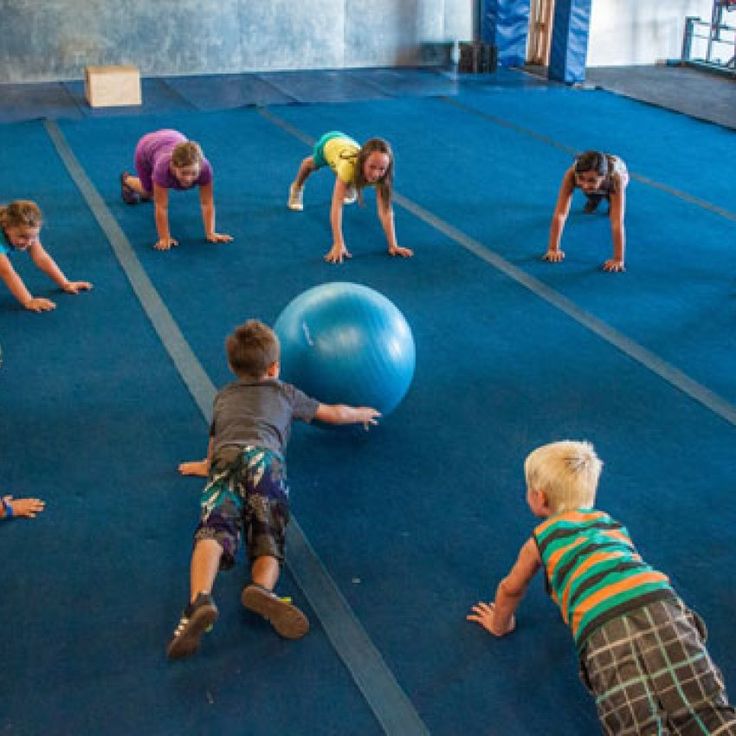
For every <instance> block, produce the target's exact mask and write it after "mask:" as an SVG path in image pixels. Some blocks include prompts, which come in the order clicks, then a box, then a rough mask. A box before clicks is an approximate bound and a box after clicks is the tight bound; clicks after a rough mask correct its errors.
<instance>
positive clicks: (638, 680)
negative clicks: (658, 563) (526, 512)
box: [467, 441, 736, 736]
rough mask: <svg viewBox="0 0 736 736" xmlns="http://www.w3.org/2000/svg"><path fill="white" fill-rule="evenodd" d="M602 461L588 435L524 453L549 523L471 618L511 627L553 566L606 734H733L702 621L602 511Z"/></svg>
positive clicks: (553, 584)
mask: <svg viewBox="0 0 736 736" xmlns="http://www.w3.org/2000/svg"><path fill="white" fill-rule="evenodd" d="M601 468H602V463H601V461H600V460H599V459H598V457H597V455H596V454H595V451H594V449H593V446H592V445H590V444H589V443H587V442H571V441H564V442H553V443H552V444H549V445H544V446H542V447H539V448H537V449H536V450H534V452H532V453H531V454H530V455H529V456H528V457H527V459H526V462H525V465H524V470H525V474H526V484H527V503H528V504H529V508H530V509H531V511H532V513H533V514H534V515H535V516H538V517H540V518H541V519H544V521H542V523H540V524H539V525H538V526H537V527H536V528H535V529H534V531H533V532H532V536H531V537H530V539H529V540H528V541H527V542H526V543H525V544H524V546H523V547H522V548H521V552H520V554H519V558H518V560H517V561H516V564H515V565H514V566H513V567H512V569H511V572H510V573H509V574H508V575H507V576H506V577H505V578H504V579H503V580H502V581H501V583H500V584H499V586H498V589H497V591H496V599H495V602H494V603H477V604H476V605H475V606H473V609H472V610H473V613H472V614H470V615H468V617H467V618H468V620H470V621H475V622H477V623H478V624H480V625H481V626H483V628H485V629H487V630H488V631H489V632H491V634H494V635H495V636H504V635H505V634H509V633H511V632H512V631H513V630H514V628H515V626H516V622H515V618H514V611H515V610H516V608H517V606H518V605H519V603H520V602H521V599H522V598H523V597H524V593H525V592H526V589H527V586H528V585H529V581H530V580H531V579H532V577H533V576H534V574H535V573H536V572H537V571H538V570H539V569H540V568H541V567H544V571H545V577H546V581H547V587H548V590H549V592H550V594H551V596H552V599H553V600H554V601H555V603H556V604H557V605H558V606H559V607H560V611H561V613H562V618H563V620H564V621H565V623H566V624H567V625H568V626H569V627H570V629H571V631H572V634H573V637H574V639H575V643H576V645H577V649H578V652H579V656H580V668H581V677H582V679H583V681H584V682H585V684H586V687H587V688H588V690H589V691H590V693H591V694H592V695H593V696H594V697H595V700H596V705H597V708H598V716H599V718H600V722H601V725H602V727H603V731H604V733H606V734H611V735H612V736H613V735H614V734H615V736H629V735H630V736H635V734H644V733H651V734H655V733H656V734H665V733H667V734H669V733H672V734H676V733H677V734H692V735H693V736H695V734H716V733H718V734H720V735H721V736H725V735H726V734H736V712H735V711H734V708H733V707H732V706H731V705H729V703H728V700H727V697H726V692H725V689H724V683H723V680H722V677H721V673H720V671H719V670H718V668H717V667H716V665H715V664H714V662H713V661H712V660H711V658H710V656H709V654H708V651H707V649H706V647H705V636H706V629H705V624H704V623H703V621H702V620H701V619H700V617H699V616H698V615H697V614H696V613H694V612H693V611H691V610H689V609H688V608H687V607H686V606H685V604H684V603H683V602H682V600H680V598H679V597H678V595H677V594H676V593H675V591H674V590H673V589H672V587H671V585H670V582H669V579H668V578H667V577H666V576H665V575H663V574H662V573H661V572H658V571H657V570H654V569H653V568H652V567H650V566H649V565H648V564H647V563H646V562H644V560H642V558H641V557H640V556H639V555H638V554H637V552H636V549H635V548H634V545H633V544H632V542H631V539H630V538H629V534H628V532H627V531H626V529H625V528H624V527H623V526H622V525H621V524H619V523H618V522H617V521H614V520H613V519H612V518H611V517H610V516H608V514H606V513H604V512H602V511H598V510H597V509H595V508H594V507H593V504H594V503H595V495H596V489H597V486H598V478H599V476H600V472H601Z"/></svg>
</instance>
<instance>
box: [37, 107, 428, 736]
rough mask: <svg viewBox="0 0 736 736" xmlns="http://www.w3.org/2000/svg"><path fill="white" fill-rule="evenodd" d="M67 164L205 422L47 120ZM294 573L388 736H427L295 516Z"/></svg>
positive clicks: (160, 327) (198, 380)
mask: <svg viewBox="0 0 736 736" xmlns="http://www.w3.org/2000/svg"><path fill="white" fill-rule="evenodd" d="M44 125H45V127H46V131H47V132H48V135H49V137H50V138H51V140H52V142H53V144H54V146H55V148H56V150H57V152H58V154H59V156H60V157H61V160H62V161H63V162H64V165H65V166H66V168H67V171H68V172H69V175H70V176H71V178H72V179H73V180H74V183H75V184H76V185H77V187H78V188H79V191H80V192H81V193H82V196H83V197H84V199H85V201H86V202H87V204H88V205H89V208H90V209H91V211H92V214H93V215H94V216H95V219H96V220H97V222H98V223H99V225H100V227H101V228H102V230H103V232H104V233H105V235H106V236H107V239H108V240H109V242H110V245H111V246H112V249H113V251H114V253H115V255H116V256H117V258H118V260H119V261H120V265H121V266H122V267H123V270H124V271H125V274H126V276H127V277H128V280H129V281H130V284H131V286H132V287H133V290H134V292H135V294H136V296H137V297H138V300H139V302H140V303H141V306H142V307H143V309H144V310H145V312H146V314H147V315H148V317H149V319H150V320H151V322H152V324H153V326H154V328H155V330H156V332H157V333H158V335H159V337H160V338H161V341H162V343H163V344H164V346H165V348H166V350H167V351H168V353H169V355H170V356H171V359H172V360H173V361H174V364H175V366H176V368H177V370H178V371H179V373H180V374H181V376H182V378H183V379H184V382H185V383H186V385H187V388H188V389H189V391H190V393H191V394H192V396H193V397H194V400H195V402H196V403H197V406H198V407H199V409H200V411H201V412H202V414H203V415H204V417H205V419H206V420H207V422H209V421H210V420H211V418H212V401H213V399H214V396H215V387H214V385H213V384H212V381H210V378H209V376H208V375H207V374H206V373H205V371H204V369H203V368H202V366H201V364H200V363H199V360H198V359H197V357H196V355H195V354H194V353H193V351H192V349H191V348H190V346H189V344H188V343H187V341H186V339H185V338H184V335H182V333H181V330H180V329H179V327H178V325H177V324H176V322H175V320H174V318H173V317H172V315H171V312H169V310H168V308H167V307H166V305H165V304H164V302H163V300H162V299H161V297H160V296H159V294H158V292H157V291H156V288H155V286H154V285H153V283H152V282H151V280H150V279H149V278H148V275H147V274H146V272H145V270H144V269H143V266H142V265H141V263H140V261H139V260H138V257H137V256H136V255H135V252H134V251H133V248H132V246H131V244H130V242H129V241H128V239H127V237H126V236H125V233H124V232H123V231H122V229H121V228H120V226H119V225H118V223H117V221H116V220H115V218H114V217H113V216H112V213H111V212H110V210H109V209H108V207H107V205H106V204H105V201H104V200H103V199H102V197H101V196H100V194H99V192H98V191H97V189H96V188H95V186H94V184H92V182H91V181H90V179H89V178H88V176H87V174H86V173H85V171H84V169H83V168H82V166H81V164H80V163H79V161H78V160H77V157H76V156H75V155H74V152H73V151H72V149H71V147H70V146H69V144H68V143H67V141H66V139H65V138H64V135H63V133H62V132H61V130H60V128H59V126H58V125H57V124H56V122H54V121H53V120H46V121H44ZM287 564H288V566H289V569H290V570H291V572H292V573H293V575H294V578H295V579H296V581H297V583H298V584H299V587H300V588H301V589H302V591H303V592H304V595H305V596H306V597H307V599H308V600H309V603H310V605H311V606H312V607H313V608H314V611H315V613H316V614H317V616H318V618H319V619H320V622H321V624H322V626H323V628H324V629H325V632H326V634H327V636H328V638H329V639H330V641H331V642H332V644H333V646H334V647H335V651H336V652H337V654H338V655H339V656H340V658H341V659H342V660H343V662H344V663H345V665H346V666H347V668H348V670H349V671H350V673H351V675H352V677H353V679H354V680H355V683H356V684H357V686H358V688H359V689H360V691H361V692H362V694H363V696H364V697H365V699H366V701H367V703H368V705H369V706H370V708H371V709H372V710H373V713H374V715H375V716H376V718H377V719H378V721H379V723H380V724H381V726H382V727H383V729H384V731H385V733H386V734H389V735H390V736H415V735H416V736H426V735H427V734H429V730H428V729H427V727H426V725H425V724H424V723H423V722H422V720H421V718H420V717H419V715H418V713H417V712H416V710H415V708H414V706H413V705H412V703H411V701H410V700H409V698H408V697H407V696H406V694H405V693H404V691H403V690H402V689H401V687H400V685H399V684H398V682H397V681H396V678H395V677H394V674H393V673H392V672H391V670H390V669H389V667H388V665H387V664H386V662H385V661H384V659H383V657H382V656H381V654H380V652H379V651H378V650H377V649H376V647H375V646H374V645H373V642H372V641H371V640H370V637H369V636H368V634H367V633H366V631H365V629H364V628H363V626H362V625H361V624H360V622H359V621H358V619H357V618H356V616H355V614H354V613H353V611H352V609H351V608H350V606H349V605H348V603H347V601H346V600H345V598H344V597H343V596H342V594H341V593H340V590H339V589H338V587H337V585H336V584H335V582H334V581H333V580H332V578H331V577H330V575H329V573H328V572H327V570H326V569H325V567H324V566H323V565H322V563H321V561H320V559H319V557H318V556H317V554H316V553H315V551H314V549H313V548H312V546H311V545H310V544H309V541H308V540H307V538H306V536H305V535H304V532H303V531H302V529H301V527H300V526H299V524H298V522H297V521H296V519H295V518H294V517H292V521H291V524H290V529H289V558H288V562H287Z"/></svg>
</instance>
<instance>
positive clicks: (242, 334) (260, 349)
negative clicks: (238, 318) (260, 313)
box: [225, 319, 281, 381]
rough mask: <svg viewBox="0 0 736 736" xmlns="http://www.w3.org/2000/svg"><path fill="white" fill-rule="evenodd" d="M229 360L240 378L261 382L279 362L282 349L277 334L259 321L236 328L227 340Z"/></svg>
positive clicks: (251, 321)
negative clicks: (270, 367)
mask: <svg viewBox="0 0 736 736" xmlns="http://www.w3.org/2000/svg"><path fill="white" fill-rule="evenodd" d="M225 350H226V352H227V359H228V362H229V363H230V367H231V368H232V370H233V373H235V375H236V376H237V377H238V378H251V379H253V380H256V381H257V380H260V379H261V378H263V376H265V375H266V371H267V370H268V368H269V366H271V365H273V364H274V363H276V362H278V360H279V355H280V352H281V347H280V345H279V339H278V337H276V333H275V332H274V331H273V330H272V329H271V328H270V327H269V326H268V325H265V324H263V322H259V321H258V320H257V319H249V320H248V321H247V322H245V323H244V324H242V325H240V326H239V327H236V328H235V330H234V331H233V333H232V335H229V336H228V338H227V339H226V340H225Z"/></svg>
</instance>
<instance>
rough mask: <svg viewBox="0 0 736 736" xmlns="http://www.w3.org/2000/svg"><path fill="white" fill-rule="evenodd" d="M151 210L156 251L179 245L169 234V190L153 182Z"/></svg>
mask: <svg viewBox="0 0 736 736" xmlns="http://www.w3.org/2000/svg"><path fill="white" fill-rule="evenodd" d="M153 208H154V215H153V216H154V219H155V222H156V233H157V234H158V240H157V241H156V244H155V245H154V246H153V247H154V248H155V249H156V250H169V249H170V248H171V247H172V246H176V245H179V241H178V240H174V238H172V237H171V233H170V232H169V190H168V189H167V188H166V187H161V186H159V185H158V184H156V182H153Z"/></svg>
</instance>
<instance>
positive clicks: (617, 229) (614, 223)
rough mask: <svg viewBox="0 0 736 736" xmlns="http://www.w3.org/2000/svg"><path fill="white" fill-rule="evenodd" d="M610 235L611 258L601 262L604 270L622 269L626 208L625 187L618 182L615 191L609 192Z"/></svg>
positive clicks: (623, 267)
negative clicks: (611, 242)
mask: <svg viewBox="0 0 736 736" xmlns="http://www.w3.org/2000/svg"><path fill="white" fill-rule="evenodd" d="M610 200H611V205H610V206H611V211H610V212H609V213H608V216H609V218H610V220H611V237H612V239H613V258H611V259H609V260H607V261H606V262H605V263H604V264H603V269H604V270H605V271H624V270H625V265H624V259H625V250H626V230H625V228H624V212H625V210H626V189H625V187H624V186H623V185H621V184H619V186H618V189H617V191H615V192H614V193H612V194H611V197H610Z"/></svg>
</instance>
